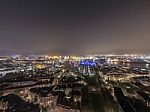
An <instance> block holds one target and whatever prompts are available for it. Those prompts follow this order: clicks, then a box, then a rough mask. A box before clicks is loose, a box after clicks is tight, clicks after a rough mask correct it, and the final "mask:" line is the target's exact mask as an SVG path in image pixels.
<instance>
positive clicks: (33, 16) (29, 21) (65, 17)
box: [0, 0, 150, 55]
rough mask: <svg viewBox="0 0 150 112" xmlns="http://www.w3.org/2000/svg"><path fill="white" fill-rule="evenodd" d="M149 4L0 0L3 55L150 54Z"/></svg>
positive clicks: (145, 1) (132, 1) (107, 0)
mask: <svg viewBox="0 0 150 112" xmlns="http://www.w3.org/2000/svg"><path fill="white" fill-rule="evenodd" d="M149 5H150V2H149V1H148V0H142V1H135V0H124V1H120V0H115V1H112V0H102V1H98V0H97V1H96V0H92V1H91V0H56V1H54V0H52V1H47V0H44V1H41V0H13V1H11V0H1V1H0V24H1V25H0V39H1V41H0V53H1V54H51V55H54V54H57V55H66V54H68V52H70V53H72V54H93V53H118V54H120V53H121V54H122V53H140V54H141V53H149V52H150V44H149V41H150V38H149V36H150V31H149V29H150V22H149V20H150V7H149Z"/></svg>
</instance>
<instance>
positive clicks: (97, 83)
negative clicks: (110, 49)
mask: <svg viewBox="0 0 150 112" xmlns="http://www.w3.org/2000/svg"><path fill="white" fill-rule="evenodd" d="M0 67H1V68H0V95H1V97H0V111H1V112H5V111H6V112H149V111H150V74H149V70H150V56H148V55H135V54H134V55H113V54H110V55H87V56H80V57H79V56H71V55H69V56H48V55H31V56H22V55H13V56H1V57H0Z"/></svg>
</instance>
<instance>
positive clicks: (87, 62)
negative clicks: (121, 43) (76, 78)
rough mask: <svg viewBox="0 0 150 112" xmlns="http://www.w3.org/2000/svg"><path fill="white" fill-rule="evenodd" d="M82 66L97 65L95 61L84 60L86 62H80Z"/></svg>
mask: <svg viewBox="0 0 150 112" xmlns="http://www.w3.org/2000/svg"><path fill="white" fill-rule="evenodd" d="M80 65H88V66H96V63H95V62H93V61H87V60H84V61H80Z"/></svg>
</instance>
